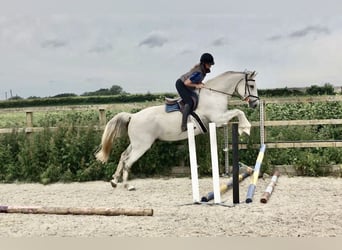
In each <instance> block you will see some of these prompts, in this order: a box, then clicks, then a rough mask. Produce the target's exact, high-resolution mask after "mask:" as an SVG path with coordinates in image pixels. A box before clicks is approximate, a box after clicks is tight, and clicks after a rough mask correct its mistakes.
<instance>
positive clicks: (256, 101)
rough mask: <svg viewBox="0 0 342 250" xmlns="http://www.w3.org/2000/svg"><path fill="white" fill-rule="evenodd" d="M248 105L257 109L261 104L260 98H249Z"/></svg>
mask: <svg viewBox="0 0 342 250" xmlns="http://www.w3.org/2000/svg"><path fill="white" fill-rule="evenodd" d="M248 105H249V107H250V108H253V109H255V108H256V107H258V105H259V99H257V98H248Z"/></svg>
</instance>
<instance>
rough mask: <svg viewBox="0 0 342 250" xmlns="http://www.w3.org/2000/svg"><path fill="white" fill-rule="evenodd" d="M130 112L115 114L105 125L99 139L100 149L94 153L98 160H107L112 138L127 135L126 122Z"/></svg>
mask: <svg viewBox="0 0 342 250" xmlns="http://www.w3.org/2000/svg"><path fill="white" fill-rule="evenodd" d="M131 116H132V114H130V113H127V112H121V113H119V114H117V115H115V116H114V117H113V118H112V119H111V120H110V121H109V122H108V123H107V125H106V127H105V130H104V132H103V134H102V139H101V150H100V151H98V152H97V153H96V155H95V157H96V159H97V160H98V161H101V162H102V163H105V162H107V161H108V158H109V154H110V151H111V149H112V144H113V141H114V139H116V138H119V137H122V136H125V135H127V127H128V123H129V121H130V119H131Z"/></svg>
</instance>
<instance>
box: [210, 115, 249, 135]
mask: <svg viewBox="0 0 342 250" xmlns="http://www.w3.org/2000/svg"><path fill="white" fill-rule="evenodd" d="M234 117H237V118H238V120H239V134H242V133H246V134H248V135H249V134H250V131H251V123H250V122H249V121H248V120H247V117H246V115H245V113H244V112H243V111H241V110H240V109H232V110H227V111H226V112H224V113H222V114H220V115H218V116H216V117H214V118H213V119H212V121H213V122H215V123H216V126H218V127H221V126H222V125H223V124H225V123H227V122H229V121H230V120H231V119H233V118H234Z"/></svg>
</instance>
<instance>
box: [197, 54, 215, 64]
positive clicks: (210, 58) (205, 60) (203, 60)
mask: <svg viewBox="0 0 342 250" xmlns="http://www.w3.org/2000/svg"><path fill="white" fill-rule="evenodd" d="M200 62H201V63H207V64H211V65H214V64H215V62H214V57H213V56H212V55H211V54H209V53H204V54H203V55H202V56H201V59H200Z"/></svg>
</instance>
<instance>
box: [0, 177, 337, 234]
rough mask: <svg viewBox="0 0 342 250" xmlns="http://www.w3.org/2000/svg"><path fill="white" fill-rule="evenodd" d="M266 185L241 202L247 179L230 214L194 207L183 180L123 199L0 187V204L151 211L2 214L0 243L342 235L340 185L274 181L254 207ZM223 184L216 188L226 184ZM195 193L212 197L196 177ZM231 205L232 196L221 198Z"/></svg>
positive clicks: (80, 188)
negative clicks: (267, 194) (15, 239)
mask: <svg viewBox="0 0 342 250" xmlns="http://www.w3.org/2000/svg"><path fill="white" fill-rule="evenodd" d="M269 181H270V179H269V178H268V179H259V181H258V183H257V189H256V193H255V196H254V200H253V202H252V203H250V204H246V203H244V201H245V198H246V193H247V186H248V185H249V183H250V181H249V178H247V179H246V180H244V181H243V182H242V183H241V184H240V201H241V204H238V205H236V206H234V207H223V206H207V205H184V204H189V203H191V202H192V193H191V180H190V179H189V178H169V179H167V178H164V179H134V180H132V181H131V183H132V184H134V185H135V186H136V188H137V190H136V191H132V192H128V191H126V190H124V189H123V187H122V186H119V187H118V188H117V189H113V188H112V187H111V186H110V184H109V183H107V182H86V183H69V184H62V183H57V184H51V185H45V186H44V185H41V184H0V193H1V195H0V205H8V206H51V207H122V208H153V210H154V215H153V216H143V217H135V216H133V217H129V216H84V215H34V214H0V224H1V227H0V237H37V236H38V237H40V236H61V237H108V236H138V237H170V236H173V237H188V236H194V237H206V236H223V237H229V236H247V237H255V236H266V237H275V236H280V237H313V236H325V237H334V236H339V237H341V236H342V199H341V198H342V179H341V178H333V177H322V178H309V177H291V178H289V177H287V176H280V178H279V180H278V183H277V186H276V187H275V190H274V192H273V194H272V196H271V198H270V200H269V202H268V203H267V204H262V203H260V201H259V200H260V197H261V194H262V193H263V192H264V190H265V188H266V186H267V185H268V183H269ZM226 182H227V179H226V178H221V183H226ZM199 183H200V194H201V195H202V194H203V195H204V194H206V193H207V192H208V191H211V190H212V182H211V178H201V179H200V180H199ZM222 200H223V201H226V204H228V205H231V204H232V190H229V191H228V192H227V193H226V194H224V195H223V196H222Z"/></svg>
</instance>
